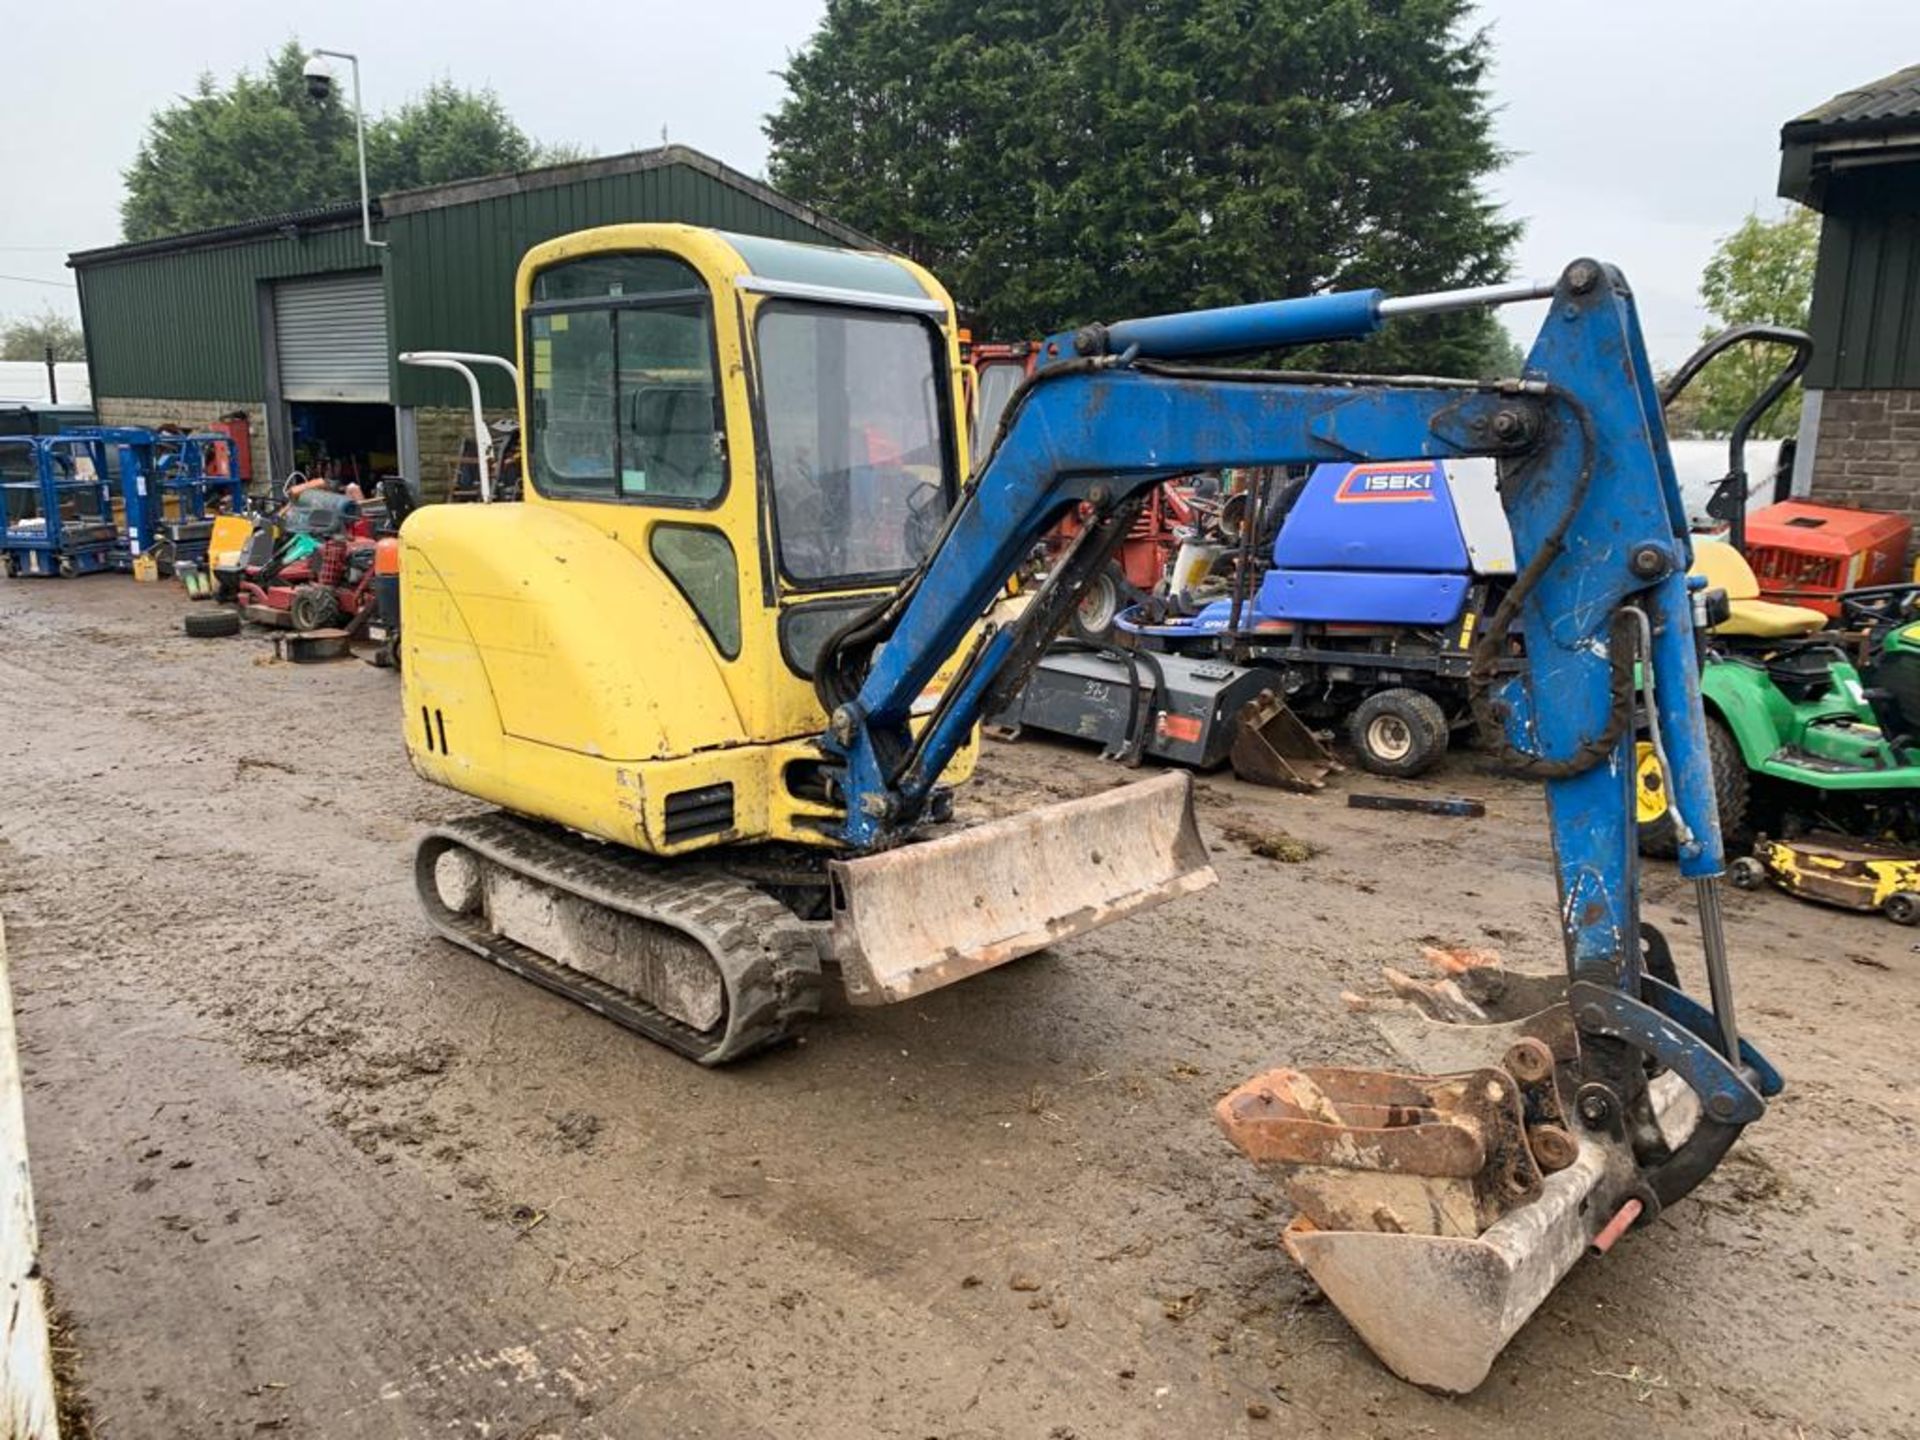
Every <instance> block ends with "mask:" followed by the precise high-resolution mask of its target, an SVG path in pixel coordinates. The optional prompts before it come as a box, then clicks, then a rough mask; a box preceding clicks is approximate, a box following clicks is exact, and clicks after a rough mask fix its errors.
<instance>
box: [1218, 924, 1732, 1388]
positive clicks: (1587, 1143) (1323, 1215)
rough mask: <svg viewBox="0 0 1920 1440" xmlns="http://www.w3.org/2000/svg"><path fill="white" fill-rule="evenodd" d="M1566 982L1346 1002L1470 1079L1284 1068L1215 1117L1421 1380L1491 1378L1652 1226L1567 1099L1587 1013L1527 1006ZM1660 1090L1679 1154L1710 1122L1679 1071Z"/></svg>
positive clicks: (1320, 1278) (1293, 1228) (1613, 1154)
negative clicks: (1608, 1252)
mask: <svg viewBox="0 0 1920 1440" xmlns="http://www.w3.org/2000/svg"><path fill="white" fill-rule="evenodd" d="M1430 958H1431V957H1430ZM1439 968H1440V967H1439V966H1438V965H1436V969H1439ZM1556 978H1557V977H1547V976H1529V975H1523V974H1517V973H1513V972H1508V971H1503V970H1500V969H1498V968H1497V967H1487V968H1484V969H1479V970H1475V969H1467V970H1465V971H1460V970H1455V971H1453V972H1452V973H1451V974H1447V973H1444V972H1443V973H1442V975H1441V977H1440V978H1437V979H1433V980H1426V979H1416V978H1414V977H1410V976H1407V975H1403V974H1400V973H1399V972H1397V971H1392V970H1390V971H1388V972H1387V979H1388V983H1389V986H1390V988H1391V994H1390V995H1388V996H1387V997H1385V998H1380V999H1367V998H1361V997H1349V1003H1350V1004H1353V1005H1354V1006H1356V1008H1360V1009H1364V1010H1368V1011H1371V1012H1374V1018H1375V1019H1376V1020H1377V1021H1379V1022H1380V1026H1381V1030H1382V1033H1383V1034H1384V1035H1385V1036H1386V1038H1387V1039H1388V1040H1389V1042H1390V1043H1391V1044H1392V1045H1393V1046H1394V1048H1395V1049H1396V1050H1398V1051H1399V1052H1400V1053H1401V1054H1402V1055H1403V1056H1405V1057H1406V1058H1407V1059H1408V1061H1409V1062H1410V1063H1412V1064H1415V1065H1424V1064H1426V1063H1429V1062H1432V1061H1438V1062H1439V1063H1440V1064H1442V1065H1447V1066H1452V1067H1459V1068H1456V1069H1455V1070H1454V1073H1448V1074H1425V1075H1406V1074H1397V1073H1392V1072H1382V1071H1367V1070H1338V1069H1308V1070H1290V1069H1281V1070H1274V1071H1270V1072H1268V1073H1267V1074H1264V1075H1260V1076H1256V1077H1255V1078H1254V1079H1252V1080H1249V1081H1247V1082H1246V1083H1245V1084H1243V1085H1241V1086H1239V1087H1238V1088H1237V1089H1235V1090H1234V1091H1232V1092H1231V1093H1230V1094H1228V1095H1227V1096H1226V1097H1225V1098H1224V1099H1222V1100H1221V1101H1220V1103H1219V1105H1218V1106H1217V1107H1216V1108H1215V1112H1214V1113H1215V1118H1216V1119H1217V1120H1218V1122H1219V1124H1220V1127H1221V1129H1222V1130H1223V1131H1225V1133H1226V1135H1227V1138H1228V1140H1229V1141H1230V1142H1231V1143H1232V1144H1233V1145H1234V1146H1235V1147H1236V1148H1237V1149H1239V1150H1240V1151H1241V1152H1242V1153H1243V1154H1244V1155H1246V1156H1247V1158H1248V1159H1250V1160H1252V1161H1254V1162H1255V1163H1256V1164H1258V1165H1260V1166H1262V1167H1263V1168H1267V1169H1269V1170H1271V1171H1272V1172H1273V1173H1275V1174H1276V1176H1277V1178H1278V1179H1279V1182H1280V1185H1281V1188H1282V1190H1283V1191H1284V1192H1285V1193H1286V1195H1287V1198H1288V1199H1289V1200H1290V1201H1291V1202H1292V1204H1293V1207H1294V1211H1295V1216H1294V1219H1293V1221H1292V1223H1291V1224H1289V1225H1288V1226H1287V1228H1286V1230H1285V1231H1284V1232H1283V1235H1282V1239H1283V1240H1284V1241H1285V1243H1286V1247H1287V1252H1288V1253H1289V1254H1290V1255H1292V1256H1293V1258H1294V1259H1295V1260H1296V1261H1297V1262H1299V1264H1301V1265H1302V1266H1304V1267H1305V1269H1306V1270H1307V1272H1308V1274H1310V1275H1311V1276H1312V1277H1313V1279H1314V1282H1315V1283H1316V1284H1318V1285H1319V1286H1320V1288H1321V1289H1322V1290H1323V1291H1324V1292H1325V1293H1326V1295H1327V1298H1328V1299H1330V1300H1332V1301H1333V1303H1334V1305H1335V1306H1336V1307H1337V1308H1338V1309H1339V1311H1340V1313H1341V1314H1342V1315H1343V1316H1344V1317H1346V1320H1347V1323H1348V1324H1350V1325H1351V1326H1352V1327H1353V1328H1354V1330H1355V1331H1357V1332H1358V1333H1359V1335H1360V1337H1361V1339H1363V1340H1365V1341H1366V1343H1367V1345H1368V1346H1369V1347H1370V1348H1371V1349H1372V1350H1373V1352H1374V1353H1375V1354H1376V1355H1378V1356H1379V1357H1380V1359H1381V1360H1382V1361H1383V1362H1384V1363H1385V1364H1386V1365H1387V1366H1388V1368H1389V1369H1391V1370H1393V1371H1394V1372H1395V1373H1396V1374H1398V1375H1399V1376H1401V1377H1402V1378H1403V1379H1406V1380H1409V1381H1412V1382H1413V1383H1414V1384H1416V1385H1424V1386H1427V1387H1429V1388H1431V1389H1435V1390H1445V1391H1449V1392H1453V1393H1457V1394H1464V1393H1466V1392H1467V1391H1470V1390H1472V1389H1473V1388H1474V1387H1476V1386H1477V1385H1479V1384H1480V1382H1481V1381H1483V1380H1484V1379H1486V1377H1487V1373H1488V1371H1489V1370H1490V1369H1491V1368H1492V1365H1493V1362H1494V1360H1495V1359H1496V1358H1497V1357H1498V1356H1499V1354H1500V1352H1501V1350H1502V1349H1504V1348H1505V1346H1506V1344H1507V1342H1508V1341H1509V1340H1511V1339H1512V1338H1513V1336H1514V1335H1515V1334H1516V1333H1517V1332H1518V1331H1519V1329H1520V1327H1521V1326H1522V1325H1524V1324H1525V1323H1526V1322H1527V1319H1528V1318H1529V1317H1530V1316H1531V1315H1532V1314H1533V1313H1534V1311H1535V1310H1536V1309H1538V1308H1539V1306H1540V1304H1541V1302H1542V1301H1544V1300H1545V1299H1546V1297H1547V1296H1548V1295H1549V1294H1550V1293H1551V1292H1552V1290H1553V1288H1554V1286H1555V1285H1557V1284H1558V1283H1559V1282H1560V1280H1561V1278H1562V1277H1564V1276H1565V1275H1566V1273H1567V1272H1568V1271H1569V1270H1570V1269H1572V1268H1573V1266H1574V1264H1575V1263H1576V1262H1577V1261H1578V1260H1579V1259H1580V1258H1581V1256H1583V1255H1585V1254H1588V1253H1590V1252H1603V1251H1604V1250H1605V1249H1606V1248H1607V1247H1609V1246H1610V1245H1611V1244H1612V1243H1613V1240H1614V1239H1615V1238H1617V1237H1618V1235H1619V1234H1620V1233H1621V1232H1623V1231H1624V1230H1625V1229H1626V1228H1627V1227H1628V1225H1630V1224H1631V1223H1632V1222H1633V1220H1634V1219H1635V1218H1636V1217H1637V1216H1638V1215H1639V1214H1640V1203H1641V1202H1640V1201H1639V1200H1638V1199H1637V1198H1635V1195H1634V1191H1635V1189H1636V1186H1637V1184H1638V1176H1637V1174H1636V1172H1635V1170H1634V1167H1633V1164H1632V1161H1631V1158H1630V1155H1628V1154H1627V1153H1626V1152H1624V1151H1623V1150H1622V1149H1620V1147H1619V1146H1618V1145H1616V1144H1614V1143H1612V1142H1611V1141H1610V1140H1609V1139H1608V1137H1606V1136H1605V1135H1604V1134H1600V1133H1598V1132H1593V1131H1589V1130H1587V1129H1585V1128H1584V1127H1582V1126H1580V1125H1578V1124H1575V1123H1570V1122H1569V1118H1568V1116H1569V1112H1568V1110H1567V1109H1566V1108H1565V1107H1564V1106H1563V1103H1562V1101H1563V1095H1562V1090H1563V1088H1564V1082H1563V1080H1562V1078H1561V1077H1562V1075H1563V1074H1564V1073H1565V1072H1566V1070H1567V1067H1568V1065H1569V1063H1570V1062H1571V1061H1572V1060H1573V1059H1574V1058H1575V1055H1576V1048H1575V1047H1576V1041H1575V1037H1574V1029H1573V1022H1572V1016H1571V1014H1570V1012H1569V1010H1568V1008H1567V1006H1566V1004H1565V1003H1564V1001H1562V1002H1560V1003H1553V1004H1548V1005H1546V1006H1545V1007H1544V1008H1541V1009H1532V1008H1531V1007H1533V1006H1534V1005H1535V1004H1537V1003H1538V1002H1539V1001H1540V1000H1542V999H1543V998H1545V997H1546V996H1547V995H1548V994H1549V993H1552V992H1554V991H1556V990H1557V991H1559V993H1561V994H1564V982H1560V983H1559V984H1556V983H1555V981H1556ZM1529 1010H1531V1013H1524V1012H1527V1011H1529ZM1648 1098H1649V1100H1650V1101H1651V1105H1652V1111H1653V1114H1654V1117H1655V1119H1656V1121H1657V1123H1658V1124H1659V1126H1660V1128H1661V1130H1662V1132H1663V1134H1664V1135H1665V1137H1666V1139H1667V1140H1668V1141H1669V1143H1671V1144H1674V1145H1678V1144H1679V1143H1680V1141H1682V1140H1683V1139H1684V1138H1685V1136H1686V1134H1687V1133H1688V1132H1689V1131H1690V1130H1691V1129H1692V1126H1693V1124H1694V1123H1695V1122H1696V1121H1697V1120H1698V1118H1699V1114H1700V1112H1699V1105H1698V1102H1697V1101H1696V1100H1695V1098H1694V1096H1693V1093H1692V1092H1691V1091H1690V1090H1688V1089H1687V1088H1686V1086H1685V1085H1684V1084H1682V1083H1681V1082H1680V1081H1679V1080H1678V1079H1677V1078H1676V1077H1674V1076H1672V1075H1670V1074H1669V1075H1663V1076H1660V1077H1658V1078H1657V1079H1655V1080H1654V1081H1653V1082H1652V1083H1651V1084H1650V1086H1649V1091H1648Z"/></svg>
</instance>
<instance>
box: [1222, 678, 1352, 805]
mask: <svg viewBox="0 0 1920 1440" xmlns="http://www.w3.org/2000/svg"><path fill="white" fill-rule="evenodd" d="M1227 758H1228V760H1229V761H1230V762H1231V764H1232V765H1233V773H1234V774H1235V775H1237V776H1239V777H1240V778H1241V779H1242V780H1245V781H1248V782H1249V783H1251V784H1254V785H1273V786H1276V787H1278V788H1279V789H1282V790H1299V791H1303V792H1308V793H1311V792H1312V791H1315V790H1319V789H1322V788H1323V787H1324V786H1325V785H1326V783H1327V776H1329V775H1331V774H1334V773H1336V772H1337V771H1338V770H1339V769H1340V765H1339V764H1338V762H1336V761H1335V760H1334V758H1333V757H1332V756H1331V755H1329V754H1328V753H1327V750H1326V747H1325V746H1324V745H1322V744H1321V743H1320V742H1319V741H1318V740H1317V739H1315V738H1314V734H1313V732H1312V731H1311V730H1309V729H1307V727H1306V726H1305V725H1304V724H1303V723H1301V720H1300V717H1299V716H1298V715H1295V714H1294V713H1293V711H1292V710H1290V709H1288V708H1287V702H1286V701H1284V700H1282V699H1281V698H1280V697H1279V696H1278V695H1276V694H1274V693H1273V691H1271V690H1262V691H1261V692H1260V694H1259V695H1257V696H1256V697H1255V698H1253V699H1252V700H1249V701H1248V702H1247V703H1246V704H1245V705H1244V706H1242V707H1241V710H1240V714H1239V715H1238V716H1236V717H1235V720H1234V734H1233V748H1232V749H1231V750H1230V751H1229V752H1228V755H1227Z"/></svg>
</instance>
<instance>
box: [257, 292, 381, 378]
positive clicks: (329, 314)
mask: <svg viewBox="0 0 1920 1440" xmlns="http://www.w3.org/2000/svg"><path fill="white" fill-rule="evenodd" d="M273 324H274V335H275V339H276V341H277V342H278V346H279V352H280V394H281V396H282V397H283V398H285V399H288V400H360V401H379V402H385V401H386V400H387V398H388V394H387V300H386V294H385V292H384V290H383V288H382V286H381V284H380V272H379V271H378V270H370V271H367V272H366V273H365V274H354V275H327V276H321V277H316V278H313V279H308V280H282V281H280V282H279V283H278V284H277V285H275V286H274V287H273Z"/></svg>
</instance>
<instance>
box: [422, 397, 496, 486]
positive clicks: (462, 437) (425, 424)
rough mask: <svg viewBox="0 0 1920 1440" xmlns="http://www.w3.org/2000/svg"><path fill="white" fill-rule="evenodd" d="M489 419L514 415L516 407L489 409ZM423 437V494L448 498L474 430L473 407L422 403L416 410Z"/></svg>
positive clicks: (487, 413)
mask: <svg viewBox="0 0 1920 1440" xmlns="http://www.w3.org/2000/svg"><path fill="white" fill-rule="evenodd" d="M483 413H484V414H485V415H486V418H487V423H488V424H489V425H491V424H493V423H494V422H495V421H496V420H510V419H512V418H514V415H515V412H514V411H512V410H487V411H485V412H483ZM413 414H414V425H415V428H416V429H417V431H418V433H419V437H420V497H421V499H423V500H444V499H446V498H447V491H448V490H449V489H450V488H451V486H452V484H453V475H454V467H455V466H456V465H457V464H458V463H459V461H460V450H461V447H462V446H464V445H465V444H466V442H467V440H468V438H469V437H470V436H471V435H472V434H473V411H471V410H464V409H463V410H445V409H438V408H432V407H429V406H425V405H423V406H421V407H420V408H418V409H417V410H415V411H414V412H413Z"/></svg>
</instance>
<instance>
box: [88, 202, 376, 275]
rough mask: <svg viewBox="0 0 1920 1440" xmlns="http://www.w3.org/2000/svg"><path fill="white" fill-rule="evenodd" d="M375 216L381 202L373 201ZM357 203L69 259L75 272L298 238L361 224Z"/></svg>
mask: <svg viewBox="0 0 1920 1440" xmlns="http://www.w3.org/2000/svg"><path fill="white" fill-rule="evenodd" d="M373 211H374V215H375V216H376V217H377V216H378V215H379V213H380V202H379V201H378V200H376V201H374V204H373ZM359 221H360V202H359V201H358V200H355V201H352V202H350V203H342V204H339V205H312V206H309V207H307V208H306V209H304V210H287V211H284V212H282V213H281V214H278V215H262V216H261V217H260V218H259V219H257V220H241V221H237V222H235V223H234V224H232V225H215V226H213V227H212V228H211V229H207V230H188V231H185V232H183V233H182V234H179V235H161V236H158V237H157V238H155V239H152V240H130V241H128V242H127V243H126V244H124V245H97V246H95V247H94V248H93V249H91V250H76V251H74V252H73V253H72V254H71V255H69V256H67V264H68V265H70V266H72V267H74V268H75V269H78V268H80V267H81V266H83V265H97V264H99V263H100V262H102V261H106V260H138V259H139V258H141V257H142V256H144V255H165V254H167V253H169V252H171V251H174V250H196V249H199V248H201V247H203V246H209V245H227V244H232V243H234V242H237V241H242V240H255V239H258V238H259V237H260V236H262V235H274V234H297V233H299V232H302V231H306V230H327V229H332V228H334V227H336V226H340V225H348V224H358V223H359Z"/></svg>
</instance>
